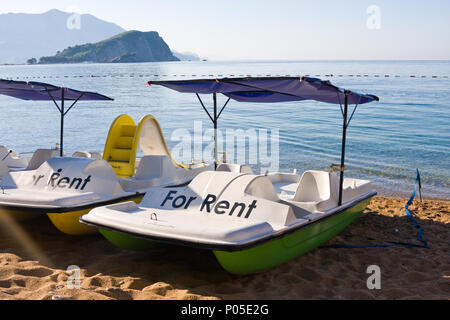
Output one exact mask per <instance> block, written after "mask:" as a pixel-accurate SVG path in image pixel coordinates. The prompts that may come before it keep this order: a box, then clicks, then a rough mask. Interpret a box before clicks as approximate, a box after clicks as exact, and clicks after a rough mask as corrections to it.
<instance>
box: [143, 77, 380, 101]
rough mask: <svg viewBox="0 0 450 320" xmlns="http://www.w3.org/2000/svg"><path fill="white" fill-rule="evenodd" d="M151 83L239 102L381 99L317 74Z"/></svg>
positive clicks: (151, 83) (179, 90) (151, 82)
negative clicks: (345, 87)
mask: <svg viewBox="0 0 450 320" xmlns="http://www.w3.org/2000/svg"><path fill="white" fill-rule="evenodd" d="M149 84H150V85H161V86H164V87H167V88H170V89H172V90H175V91H178V92H184V93H197V94H212V93H222V94H224V95H225V96H227V97H229V98H231V99H233V100H236V101H239V102H260V103H270V102H288V101H302V100H315V101H320V102H327V103H334V104H341V105H342V104H343V103H344V101H345V96H346V95H347V96H348V103H349V104H364V103H369V102H373V101H378V100H379V98H378V97H376V96H374V95H369V94H359V93H356V92H352V91H350V90H345V89H341V88H338V87H336V86H334V85H332V84H331V83H330V82H329V81H323V80H320V79H316V78H309V77H301V78H293V77H282V78H273V77H269V78H224V79H209V80H187V81H150V82H149Z"/></svg>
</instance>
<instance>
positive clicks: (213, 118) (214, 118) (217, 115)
mask: <svg viewBox="0 0 450 320" xmlns="http://www.w3.org/2000/svg"><path fill="white" fill-rule="evenodd" d="M195 95H196V96H197V98H198V101H200V104H201V105H202V108H203V110H205V112H206V114H207V115H208V117H209V118H210V119H211V122H212V123H213V124H214V169H216V170H217V167H218V165H217V164H218V161H219V159H218V148H217V145H218V139H217V130H218V127H219V118H220V116H221V115H222V113H223V112H224V111H225V108H226V107H227V106H228V103H229V102H230V101H231V98H228V100H227V102H226V103H225V104H224V106H223V107H222V109H221V110H220V112H219V113H217V93H213V106H214V116H212V115H211V113H210V112H209V111H208V109H207V108H206V107H205V104H204V103H203V101H202V99H201V98H200V95H199V94H198V93H196V94H195Z"/></svg>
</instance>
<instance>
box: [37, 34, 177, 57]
mask: <svg viewBox="0 0 450 320" xmlns="http://www.w3.org/2000/svg"><path fill="white" fill-rule="evenodd" d="M30 60H31V59H30ZM30 60H29V61H30ZM162 61H180V59H178V58H177V57H175V56H174V54H173V53H172V51H171V50H170V48H169V46H168V45H167V43H166V42H165V41H164V40H163V39H162V38H161V37H160V36H159V34H158V32H155V31H150V32H140V31H128V32H124V33H121V34H119V35H116V36H114V37H111V38H109V39H106V40H103V41H100V42H97V43H88V44H83V45H76V46H73V47H68V48H66V49H65V50H63V51H61V52H59V51H58V52H57V53H56V55H54V56H48V57H42V58H40V60H39V62H38V63H39V64H55V63H83V62H96V63H124V62H162ZM30 62H31V63H32V62H37V60H33V61H30Z"/></svg>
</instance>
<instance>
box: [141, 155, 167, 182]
mask: <svg viewBox="0 0 450 320" xmlns="http://www.w3.org/2000/svg"><path fill="white" fill-rule="evenodd" d="M175 169H176V167H175V166H174V165H173V162H172V160H171V159H170V158H169V157H168V156H145V157H143V158H142V159H141V161H140V163H139V166H138V168H137V170H136V175H135V178H136V179H137V180H139V179H145V180H148V179H153V178H158V177H162V176H163V175H164V173H167V174H169V172H170V171H173V170H175Z"/></svg>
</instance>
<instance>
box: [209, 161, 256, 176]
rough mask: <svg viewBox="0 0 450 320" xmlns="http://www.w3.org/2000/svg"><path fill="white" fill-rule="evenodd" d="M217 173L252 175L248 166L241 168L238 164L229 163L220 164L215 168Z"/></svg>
mask: <svg viewBox="0 0 450 320" xmlns="http://www.w3.org/2000/svg"><path fill="white" fill-rule="evenodd" d="M217 171H220V172H234V173H245V174H254V173H253V170H252V168H250V167H248V166H241V165H238V164H231V163H222V164H221V165H220V166H218V167H217Z"/></svg>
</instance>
